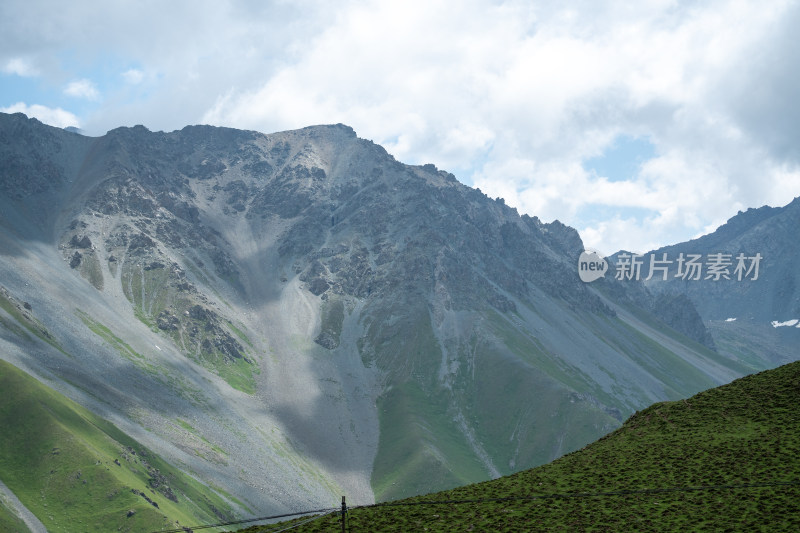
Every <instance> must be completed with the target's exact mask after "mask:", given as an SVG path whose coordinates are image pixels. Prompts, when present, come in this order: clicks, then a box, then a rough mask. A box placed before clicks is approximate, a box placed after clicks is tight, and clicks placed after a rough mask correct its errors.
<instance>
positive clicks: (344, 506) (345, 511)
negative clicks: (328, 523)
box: [342, 496, 347, 533]
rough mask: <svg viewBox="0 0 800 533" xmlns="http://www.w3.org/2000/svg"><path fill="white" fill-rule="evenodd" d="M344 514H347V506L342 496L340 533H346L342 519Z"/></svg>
mask: <svg viewBox="0 0 800 533" xmlns="http://www.w3.org/2000/svg"><path fill="white" fill-rule="evenodd" d="M346 513H347V504H346V503H345V501H344V496H342V533H346V531H345V526H344V519H345V514H346Z"/></svg>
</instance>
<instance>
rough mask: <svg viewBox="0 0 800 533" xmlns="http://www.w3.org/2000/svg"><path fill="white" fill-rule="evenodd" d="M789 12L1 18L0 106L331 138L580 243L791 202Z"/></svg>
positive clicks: (222, 11)
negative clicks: (318, 132)
mask: <svg viewBox="0 0 800 533" xmlns="http://www.w3.org/2000/svg"><path fill="white" fill-rule="evenodd" d="M798 23H800V6H798V2H793V1H783V0H776V1H735V0H725V1H707V2H694V1H693V2H680V1H667V0H654V1H639V2H599V1H586V2H533V1H507V2H504V1H501V0H492V1H489V0H487V1H482V0H463V1H459V2H455V1H453V2H443V1H435V0H426V1H423V2H415V1H403V2H394V3H393V2H388V1H369V0H362V1H340V2H335V3H334V2H330V3H329V2H315V1H292V2H289V1H277V2H257V1H250V2H244V1H240V2H222V1H220V0H212V1H202V0H192V1H190V2H189V1H185V2H184V1H172V2H161V1H149V2H148V1H137V2H125V1H119V2H94V1H92V2H89V1H73V2H69V3H66V2H62V1H49V2H47V1H37V0H22V1H19V0H4V1H3V2H2V4H0V111H3V112H16V111H21V112H23V113H26V114H28V115H29V116H35V117H37V118H38V119H40V120H41V121H43V122H46V123H48V124H52V125H54V126H61V127H64V126H78V127H80V128H81V129H82V130H83V131H84V132H85V133H86V134H88V135H102V134H103V133H105V132H106V131H107V130H109V129H112V128H114V127H117V126H121V125H127V126H132V125H135V124H144V125H145V126H147V127H148V128H150V129H151V130H164V131H172V130H175V129H180V128H182V127H183V126H185V125H187V124H199V123H205V124H214V125H220V126H231V127H237V128H247V129H254V130H258V131H262V132H273V131H280V130H286V129H293V128H299V127H302V126H307V125H311V124H325V123H337V122H343V123H346V124H348V125H350V126H352V127H353V128H354V129H355V130H356V132H357V133H358V134H359V136H360V137H363V138H367V139H371V140H373V141H375V142H377V143H379V144H382V145H383V146H384V147H386V148H387V150H388V151H389V152H390V153H392V154H393V155H394V156H395V157H396V158H397V159H398V160H400V161H403V162H405V163H411V164H422V163H434V164H436V165H437V166H438V167H439V168H441V169H445V170H448V171H450V172H452V173H454V174H455V175H456V177H457V178H458V179H459V180H460V181H462V182H463V183H466V184H468V185H471V186H474V187H479V188H480V189H481V190H482V191H483V192H485V193H487V194H488V195H489V196H492V197H502V198H504V199H505V200H506V203H508V204H509V205H512V206H514V207H517V208H518V210H519V211H520V212H521V213H528V214H530V215H537V216H539V217H540V218H541V219H542V220H544V221H551V220H554V219H558V220H561V221H562V222H564V223H566V224H569V225H571V226H573V227H575V228H577V229H578V230H579V231H580V233H581V236H582V237H583V240H584V242H585V244H586V245H587V246H591V247H594V248H596V249H598V250H600V251H603V252H606V253H611V252H614V251H616V250H619V249H627V250H633V251H640V252H644V251H647V250H649V249H652V248H655V247H657V246H660V245H663V244H669V243H674V242H678V241H682V240H686V239H689V238H693V237H696V236H698V235H700V234H703V233H706V232H708V231H711V230H713V229H715V228H716V227H717V226H718V225H719V224H721V223H723V222H724V221H725V220H727V219H728V218H730V217H731V216H733V215H735V214H736V212H737V211H738V210H743V209H746V208H748V207H757V206H760V205H764V204H768V205H773V206H780V205H785V204H787V203H788V202H790V201H791V200H792V198H794V197H795V196H800V166H799V165H800V105H799V104H798V102H797V101H796V100H797V98H798V95H800V63H799V62H800V59H798V58H800V39H798V38H797V36H796V34H795V33H794V32H796V31H797V29H796V28H797V27H798V26H800V24H798Z"/></svg>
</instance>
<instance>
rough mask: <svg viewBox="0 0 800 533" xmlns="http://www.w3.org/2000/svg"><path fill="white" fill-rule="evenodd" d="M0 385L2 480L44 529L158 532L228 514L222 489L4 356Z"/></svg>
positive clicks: (0, 477)
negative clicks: (166, 458) (176, 465)
mask: <svg viewBox="0 0 800 533" xmlns="http://www.w3.org/2000/svg"><path fill="white" fill-rule="evenodd" d="M0 390H2V391H3V394H2V395H1V396H0V427H2V428H3V431H1V432H0V479H2V480H3V482H4V483H5V484H6V485H7V486H8V487H9V489H11V491H13V492H14V494H15V495H16V496H17V497H18V498H19V500H20V501H21V502H22V503H23V504H24V505H25V506H26V507H27V508H28V509H29V510H30V511H31V512H33V513H34V514H35V515H36V516H37V518H39V520H41V521H42V522H43V523H44V524H45V526H46V527H47V529H48V531H51V532H58V531H64V532H74V531H116V530H119V531H155V530H158V529H161V528H165V527H166V528H174V527H176V524H192V523H198V522H209V521H220V520H222V519H231V518H232V517H233V513H232V511H231V508H230V506H229V505H228V504H227V503H226V502H225V501H224V500H223V499H222V498H221V497H220V496H219V495H217V494H215V493H214V492H213V491H211V490H209V489H207V488H206V487H204V486H202V485H201V484H200V483H199V482H197V481H195V480H194V479H192V478H190V477H188V476H186V475H185V474H183V473H181V472H180V471H179V470H177V469H175V468H173V467H172V466H171V465H169V464H168V463H166V462H164V461H163V460H161V459H160V458H159V457H158V456H156V455H155V454H154V453H152V452H151V451H150V450H148V449H147V448H145V447H143V446H142V445H141V444H139V443H138V442H136V441H135V440H133V439H132V438H130V437H128V436H127V435H125V434H124V433H123V432H122V431H120V430H119V429H117V428H116V427H115V426H114V425H112V424H110V423H109V422H107V421H105V420H103V419H101V418H99V417H97V416H95V415H94V414H92V413H90V412H89V411H87V410H86V409H84V408H83V407H81V406H79V405H78V404H76V403H75V402H73V401H71V400H69V399H68V398H66V397H64V396H62V395H61V394H59V393H57V392H55V391H53V390H52V389H50V388H48V387H46V386H44V385H42V384H41V383H39V382H38V381H36V380H35V379H34V378H32V377H31V376H29V375H27V374H25V373H24V372H23V371H21V370H19V369H18V368H16V367H14V366H13V365H11V364H9V363H7V362H5V361H0ZM2 514H3V513H0V515H2ZM5 519H6V520H7V517H6V518H5ZM0 520H4V518H2V516H0ZM0 523H2V522H0Z"/></svg>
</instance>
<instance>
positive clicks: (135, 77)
mask: <svg viewBox="0 0 800 533" xmlns="http://www.w3.org/2000/svg"><path fill="white" fill-rule="evenodd" d="M122 79H124V80H125V83H129V84H131V85H138V84H140V83H142V80H144V72H142V71H141V70H139V69H135V68H132V69H128V70H126V71H125V72H123V73H122Z"/></svg>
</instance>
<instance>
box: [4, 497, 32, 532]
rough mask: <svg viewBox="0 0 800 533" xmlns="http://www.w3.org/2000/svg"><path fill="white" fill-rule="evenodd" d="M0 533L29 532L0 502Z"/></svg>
mask: <svg viewBox="0 0 800 533" xmlns="http://www.w3.org/2000/svg"><path fill="white" fill-rule="evenodd" d="M0 531H7V532H9V533H12V532H13V533H28V532H29V531H30V530H29V529H28V527H27V526H26V525H25V523H24V522H23V521H22V520H20V519H19V517H17V515H16V514H14V512H13V511H12V510H11V509H9V508H8V507H6V506H5V505H4V504H3V501H2V500H0Z"/></svg>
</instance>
